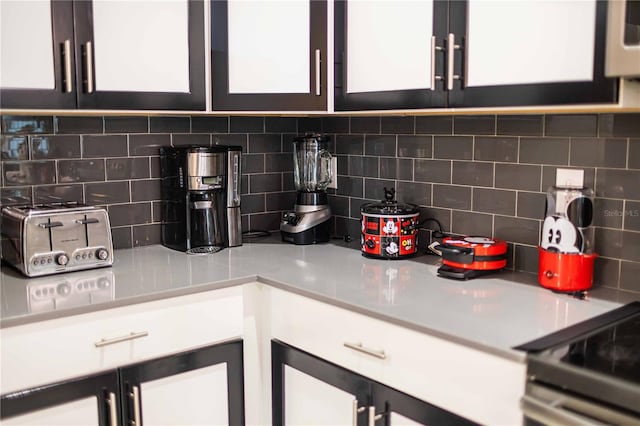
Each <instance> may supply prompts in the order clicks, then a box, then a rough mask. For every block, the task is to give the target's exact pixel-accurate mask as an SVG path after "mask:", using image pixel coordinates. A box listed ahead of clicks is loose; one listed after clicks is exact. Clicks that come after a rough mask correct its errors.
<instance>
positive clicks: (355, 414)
mask: <svg viewBox="0 0 640 426" xmlns="http://www.w3.org/2000/svg"><path fill="white" fill-rule="evenodd" d="M366 409H367V407H358V400H357V399H354V400H353V407H352V412H351V424H352V425H353V426H358V414H360V413H364V410H366Z"/></svg>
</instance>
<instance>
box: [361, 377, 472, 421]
mask: <svg viewBox="0 0 640 426" xmlns="http://www.w3.org/2000/svg"><path fill="white" fill-rule="evenodd" d="M427 385H428V384H426V383H425V386H427ZM372 387H373V389H372V394H373V406H375V413H372V414H371V416H372V417H374V418H376V417H378V419H381V418H383V417H384V418H386V420H385V422H384V423H381V424H386V425H390V426H414V425H465V426H466V425H475V424H476V423H474V422H472V421H469V420H467V419H465V418H463V417H460V416H457V415H455V414H453V413H450V412H449V411H446V410H443V409H442V408H439V407H436V406H435V405H431V404H429V403H427V402H424V401H421V400H419V399H416V398H413V397H412V396H410V395H407V394H405V393H402V392H399V391H397V390H395V389H392V388H390V387H388V386H384V385H382V384H380V383H375V382H374V383H373V385H372Z"/></svg>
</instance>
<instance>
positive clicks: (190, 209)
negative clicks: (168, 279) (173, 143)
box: [160, 145, 242, 254]
mask: <svg viewBox="0 0 640 426" xmlns="http://www.w3.org/2000/svg"><path fill="white" fill-rule="evenodd" d="M241 155H242V148H241V147H239V146H226V145H216V146H213V147H199V146H189V147H163V148H161V149H160V167H161V175H162V184H161V189H162V200H163V206H162V244H164V245H165V246H167V247H169V248H172V249H174V250H180V251H184V252H187V253H190V254H195V253H202V254H204V253H215V252H217V251H219V250H221V249H223V248H224V247H235V246H239V245H242V226H241V221H240V173H241V171H240V162H241Z"/></svg>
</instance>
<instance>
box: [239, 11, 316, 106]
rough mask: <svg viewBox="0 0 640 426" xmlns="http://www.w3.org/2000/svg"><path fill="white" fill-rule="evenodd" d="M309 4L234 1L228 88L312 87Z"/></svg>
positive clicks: (244, 90) (296, 89)
mask: <svg viewBox="0 0 640 426" xmlns="http://www.w3.org/2000/svg"><path fill="white" fill-rule="evenodd" d="M309 9H310V4H309V3H308V2H306V1H298V2H292V1H269V2H266V1H230V2H229V6H228V19H229V93H309V91H310V90H311V81H310V79H309V75H310V74H309V72H310V69H311V65H312V64H311V53H310V45H309V40H310V37H311V28H310V14H309V12H310V11H309ZM247 28H251V31H247Z"/></svg>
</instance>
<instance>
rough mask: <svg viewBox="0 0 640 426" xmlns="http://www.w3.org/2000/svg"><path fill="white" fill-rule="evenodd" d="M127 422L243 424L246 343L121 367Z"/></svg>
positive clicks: (231, 344)
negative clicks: (243, 356)
mask: <svg viewBox="0 0 640 426" xmlns="http://www.w3.org/2000/svg"><path fill="white" fill-rule="evenodd" d="M120 374H121V382H120V384H121V394H122V396H123V403H122V404H123V412H124V414H123V418H124V424H133V423H132V422H135V424H136V425H140V424H144V423H146V424H149V425H155V424H163V425H205V424H206V425H243V424H244V387H243V376H242V374H243V373H242V341H233V342H229V343H223V344H219V345H214V346H209V347H205V348H202V349H196V350H193V351H189V352H184V353H181V354H177V355H172V356H168V357H164V358H159V359H155V360H151V361H147V362H143V363H140V364H134V365H132V366H129V367H125V368H122V369H121V370H120Z"/></svg>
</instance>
